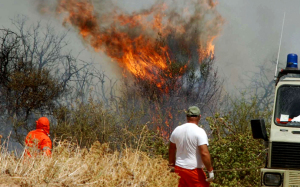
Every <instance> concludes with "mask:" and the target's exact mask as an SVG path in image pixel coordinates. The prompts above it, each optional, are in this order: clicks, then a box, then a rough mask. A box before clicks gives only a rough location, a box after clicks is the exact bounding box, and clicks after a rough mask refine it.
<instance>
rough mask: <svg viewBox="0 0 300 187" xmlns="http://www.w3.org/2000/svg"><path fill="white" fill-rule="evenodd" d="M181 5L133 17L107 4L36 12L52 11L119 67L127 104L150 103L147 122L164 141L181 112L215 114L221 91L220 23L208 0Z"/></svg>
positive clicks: (71, 0)
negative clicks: (194, 108)
mask: <svg viewBox="0 0 300 187" xmlns="http://www.w3.org/2000/svg"><path fill="white" fill-rule="evenodd" d="M185 5H186V6H185V7H176V3H174V4H173V5H172V6H171V5H168V4H167V3H164V2H162V1H159V2H157V3H155V4H154V5H153V6H152V7H150V8H149V9H146V10H141V11H139V12H133V13H132V14H128V13H124V11H122V9H120V8H118V7H117V6H115V5H113V4H111V3H110V4H109V5H108V4H107V2H106V1H101V2H97V3H96V2H94V3H93V1H90V0H68V1H67V0H57V1H56V4H55V6H54V7H50V6H49V5H47V4H46V3H45V2H42V4H41V5H40V6H39V7H40V8H41V9H40V10H41V11H42V12H44V13H45V12H46V13H49V12H51V10H55V13H56V15H58V16H61V17H63V20H64V21H63V25H65V26H68V25H71V26H73V27H74V28H76V29H78V32H79V34H80V35H81V37H82V38H83V40H84V41H85V42H87V43H88V44H90V46H91V47H92V48H93V49H94V50H95V51H103V52H104V53H105V54H106V55H107V56H109V57H110V58H111V59H112V60H113V61H115V62H116V63H118V64H119V66H120V67H121V68H122V69H123V75H124V78H125V80H126V83H127V84H126V85H127V90H128V93H127V94H126V95H127V96H128V101H131V99H132V98H136V97H141V98H143V100H146V101H149V103H148V104H147V105H148V106H149V107H148V108H149V110H148V112H147V115H145V120H146V121H149V120H150V119H151V121H153V125H154V126H156V127H157V128H158V129H160V130H162V129H163V130H162V131H163V132H164V134H166V136H167V134H169V133H170V131H171V130H172V129H173V128H174V127H175V126H176V125H177V124H176V123H178V122H179V121H180V120H179V119H180V118H179V117H178V116H179V115H177V114H178V112H179V111H182V110H183V109H185V108H186V107H187V106H188V105H191V104H193V105H198V106H199V107H200V108H202V109H203V110H204V111H205V112H208V111H209V110H210V112H213V111H214V106H215V104H216V99H217V97H218V96H219V94H220V91H221V90H220V88H221V84H220V82H219V81H218V77H217V72H216V71H214V70H213V60H214V45H213V44H212V42H213V40H214V39H215V38H216V37H217V35H218V34H219V32H220V29H221V26H222V23H223V19H222V17H221V16H220V14H219V13H218V12H217V11H216V9H215V3H214V2H213V1H212V0H210V1H207V0H196V1H188V2H186V4H185ZM51 8H53V9H51ZM132 107H137V108H138V107H141V106H138V104H132ZM208 109H209V110H208ZM178 120H179V121H178ZM166 130H167V131H166Z"/></svg>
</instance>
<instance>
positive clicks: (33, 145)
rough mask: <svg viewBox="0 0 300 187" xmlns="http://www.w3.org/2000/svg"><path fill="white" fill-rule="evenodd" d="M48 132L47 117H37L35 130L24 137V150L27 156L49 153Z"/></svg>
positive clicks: (49, 141)
mask: <svg viewBox="0 0 300 187" xmlns="http://www.w3.org/2000/svg"><path fill="white" fill-rule="evenodd" d="M49 133H50V123H49V120H48V118H46V117H41V118H39V119H38V120H37V121H36V130H33V131H30V132H29V133H28V135H27V136H26V139H25V145H26V149H25V152H26V154H27V155H28V156H29V157H31V156H36V155H38V154H43V155H47V156H50V155H51V149H52V142H51V140H50V138H49V136H50V135H49Z"/></svg>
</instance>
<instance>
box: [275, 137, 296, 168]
mask: <svg viewBox="0 0 300 187" xmlns="http://www.w3.org/2000/svg"><path fill="white" fill-rule="evenodd" d="M271 167H272V168H295V169H296V168H297V169H299V168H300V143H286V142H272V154H271Z"/></svg>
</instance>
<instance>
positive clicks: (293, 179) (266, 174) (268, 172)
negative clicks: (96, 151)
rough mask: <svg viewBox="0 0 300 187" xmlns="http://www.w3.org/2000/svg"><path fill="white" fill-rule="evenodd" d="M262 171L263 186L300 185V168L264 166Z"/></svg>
mask: <svg viewBox="0 0 300 187" xmlns="http://www.w3.org/2000/svg"><path fill="white" fill-rule="evenodd" d="M260 171H261V186H262V187H270V186H272V187H300V170H283V169H268V168H262V169H261V170H260Z"/></svg>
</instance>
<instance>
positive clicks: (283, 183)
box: [251, 54, 300, 187]
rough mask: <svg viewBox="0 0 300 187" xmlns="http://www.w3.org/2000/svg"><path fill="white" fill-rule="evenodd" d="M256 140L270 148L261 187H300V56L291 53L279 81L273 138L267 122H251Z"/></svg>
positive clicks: (274, 112)
mask: <svg viewBox="0 0 300 187" xmlns="http://www.w3.org/2000/svg"><path fill="white" fill-rule="evenodd" d="M251 128H252V134H253V138H254V139H263V140H264V141H265V143H266V145H267V146H268V151H267V159H266V166H265V168H261V170H260V171H261V182H260V183H261V184H260V185H261V186H263V187H265V186H269V187H270V186H272V187H300V70H298V57H297V55H296V54H289V55H288V60H287V67H286V69H283V70H281V71H280V72H279V73H278V75H277V77H276V80H275V101H274V106H273V115H272V120H271V130H270V138H268V136H267V132H266V128H265V123H264V120H263V119H255V120H251Z"/></svg>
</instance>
